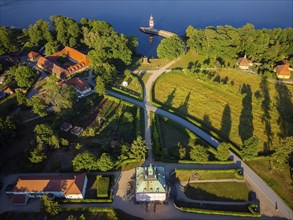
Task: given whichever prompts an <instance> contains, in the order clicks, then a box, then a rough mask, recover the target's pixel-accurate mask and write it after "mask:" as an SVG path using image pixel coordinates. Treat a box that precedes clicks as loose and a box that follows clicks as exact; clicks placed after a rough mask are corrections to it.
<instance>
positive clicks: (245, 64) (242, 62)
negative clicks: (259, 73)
mask: <svg viewBox="0 0 293 220" xmlns="http://www.w3.org/2000/svg"><path fill="white" fill-rule="evenodd" d="M237 65H238V66H239V68H240V69H243V70H247V69H249V67H251V66H252V65H253V63H252V62H251V61H250V60H248V59H247V58H246V55H244V57H240V58H239V59H238V60H237Z"/></svg>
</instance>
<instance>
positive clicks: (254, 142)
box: [241, 136, 259, 159]
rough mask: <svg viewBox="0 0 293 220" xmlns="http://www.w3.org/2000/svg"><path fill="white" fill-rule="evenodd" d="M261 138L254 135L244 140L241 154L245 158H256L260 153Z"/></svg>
mask: <svg viewBox="0 0 293 220" xmlns="http://www.w3.org/2000/svg"><path fill="white" fill-rule="evenodd" d="M258 144H259V140H258V138H257V137H256V136H252V137H250V138H248V139H247V140H246V141H244V144H243V146H242V149H241V156H242V158H243V159H250V158H254V157H256V156H257V154H258Z"/></svg>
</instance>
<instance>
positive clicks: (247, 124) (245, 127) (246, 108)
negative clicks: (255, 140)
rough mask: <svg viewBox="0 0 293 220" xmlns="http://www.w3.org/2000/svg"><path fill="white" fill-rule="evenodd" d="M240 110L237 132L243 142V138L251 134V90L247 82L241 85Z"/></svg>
mask: <svg viewBox="0 0 293 220" xmlns="http://www.w3.org/2000/svg"><path fill="white" fill-rule="evenodd" d="M241 94H242V110H241V114H240V119H239V125H238V134H239V136H240V138H241V140H242V143H244V141H245V140H247V139H248V138H250V137H251V136H252V135H253V130H254V128H253V115H252V92H251V87H250V85H249V84H243V85H242V87H241Z"/></svg>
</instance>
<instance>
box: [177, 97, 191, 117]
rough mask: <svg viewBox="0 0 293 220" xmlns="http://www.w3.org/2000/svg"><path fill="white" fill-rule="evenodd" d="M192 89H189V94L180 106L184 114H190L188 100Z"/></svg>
mask: <svg viewBox="0 0 293 220" xmlns="http://www.w3.org/2000/svg"><path fill="white" fill-rule="evenodd" d="M190 95H191V91H189V93H188V95H187V96H186V98H185V100H184V101H183V102H182V103H181V105H180V106H179V107H178V110H179V111H180V112H182V113H183V114H184V115H188V102H189V99H190Z"/></svg>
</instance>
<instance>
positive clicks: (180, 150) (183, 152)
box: [177, 143, 186, 160]
mask: <svg viewBox="0 0 293 220" xmlns="http://www.w3.org/2000/svg"><path fill="white" fill-rule="evenodd" d="M177 147H178V153H179V159H181V160H182V159H184V157H185V156H186V149H185V147H183V146H182V145H181V144H180V143H178V145H177Z"/></svg>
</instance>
